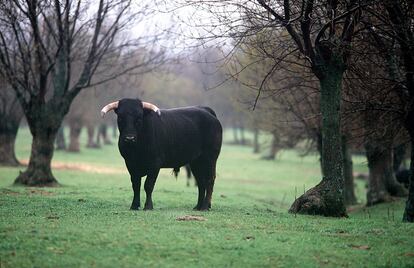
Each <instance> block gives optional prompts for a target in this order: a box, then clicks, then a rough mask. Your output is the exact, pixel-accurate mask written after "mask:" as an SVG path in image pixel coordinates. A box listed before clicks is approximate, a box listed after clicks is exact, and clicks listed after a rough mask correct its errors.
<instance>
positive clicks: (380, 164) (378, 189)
mask: <svg viewBox="0 0 414 268" xmlns="http://www.w3.org/2000/svg"><path fill="white" fill-rule="evenodd" d="M365 151H366V155H367V160H368V169H369V178H368V191H367V205H368V206H372V205H375V204H378V203H383V202H388V201H390V200H391V196H390V194H389V193H388V191H387V189H386V187H385V178H384V175H385V173H386V168H385V167H386V166H387V165H388V163H387V160H388V159H387V158H386V157H384V154H383V150H381V149H380V148H379V147H378V146H376V145H375V144H373V143H372V142H367V143H365Z"/></svg>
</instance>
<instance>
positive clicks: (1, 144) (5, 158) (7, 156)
mask: <svg viewBox="0 0 414 268" xmlns="http://www.w3.org/2000/svg"><path fill="white" fill-rule="evenodd" d="M17 130H18V127H16V129H15V130H13V131H11V132H6V133H4V132H1V133H0V165H4V166H18V165H19V164H20V163H19V161H18V160H17V158H16V153H15V151H14V144H15V141H16V136H17Z"/></svg>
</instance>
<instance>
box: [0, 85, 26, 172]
mask: <svg viewBox="0 0 414 268" xmlns="http://www.w3.org/2000/svg"><path fill="white" fill-rule="evenodd" d="M0 90H3V91H2V92H0V94H4V95H2V97H3V98H2V99H1V100H0V165H4V166H18V165H20V163H19V161H18V160H17V158H16V153H15V150H14V144H15V141H16V136H17V132H18V130H19V125H20V121H21V119H22V117H23V111H22V109H21V107H20V105H19V103H18V102H17V101H16V100H15V99H14V98H15V97H14V95H8V94H9V92H10V91H8V89H7V88H2V87H1V83H0ZM9 101H10V103H8V102H9Z"/></svg>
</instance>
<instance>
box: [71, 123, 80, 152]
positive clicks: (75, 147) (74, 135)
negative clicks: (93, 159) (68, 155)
mask: <svg viewBox="0 0 414 268" xmlns="http://www.w3.org/2000/svg"><path fill="white" fill-rule="evenodd" d="M69 128H70V131H69V146H68V151H69V152H75V153H76V152H80V143H79V137H80V133H81V130H82V124H81V123H80V122H79V121H78V120H73V121H72V122H70V123H69Z"/></svg>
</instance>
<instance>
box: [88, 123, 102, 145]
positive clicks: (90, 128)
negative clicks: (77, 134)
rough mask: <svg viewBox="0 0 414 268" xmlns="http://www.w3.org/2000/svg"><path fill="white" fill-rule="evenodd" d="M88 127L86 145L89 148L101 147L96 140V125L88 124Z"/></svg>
mask: <svg viewBox="0 0 414 268" xmlns="http://www.w3.org/2000/svg"><path fill="white" fill-rule="evenodd" d="M86 129H87V131H88V143H87V144H86V147H88V148H100V145H99V144H98V143H96V142H94V138H95V126H93V125H88V126H87V128H86ZM98 137H99V133H98Z"/></svg>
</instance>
